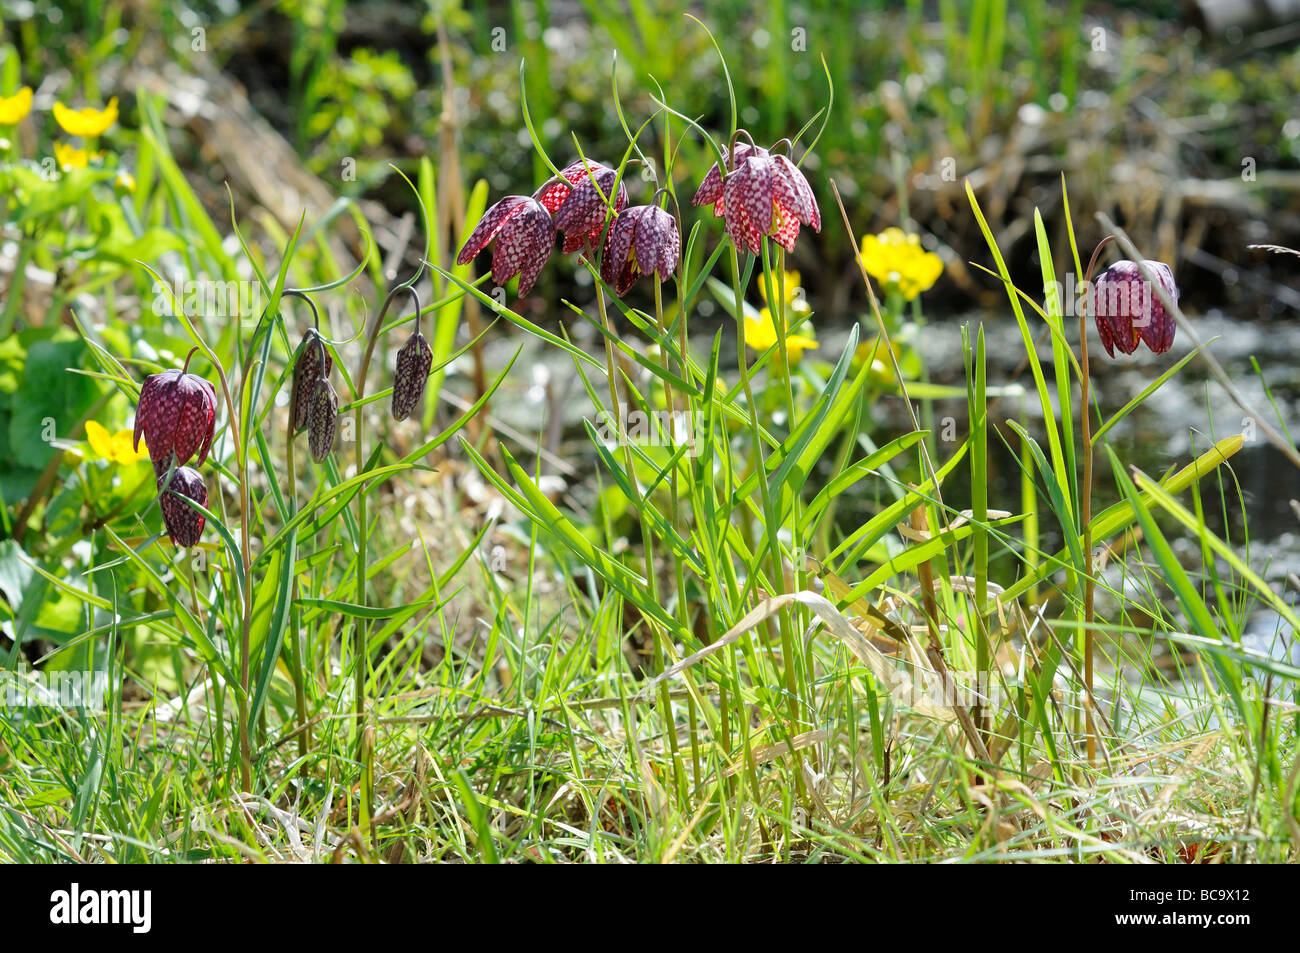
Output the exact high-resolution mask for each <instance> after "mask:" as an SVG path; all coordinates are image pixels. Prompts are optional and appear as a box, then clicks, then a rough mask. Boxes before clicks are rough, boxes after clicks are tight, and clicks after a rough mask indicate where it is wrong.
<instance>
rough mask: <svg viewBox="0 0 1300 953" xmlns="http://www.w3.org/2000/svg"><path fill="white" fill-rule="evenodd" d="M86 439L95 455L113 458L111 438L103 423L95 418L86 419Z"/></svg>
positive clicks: (106, 458) (105, 458)
mask: <svg viewBox="0 0 1300 953" xmlns="http://www.w3.org/2000/svg"><path fill="white" fill-rule="evenodd" d="M86 440H87V441H88V442H89V443H90V449H91V450H93V451H95V456H97V457H101V458H103V459H104V460H112V459H113V438H112V437H111V436H110V435H109V432H108V428H107V427H105V426H104V425H103V424H101V423H99V422H98V421H95V420H87V421H86Z"/></svg>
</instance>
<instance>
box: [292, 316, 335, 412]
mask: <svg viewBox="0 0 1300 953" xmlns="http://www.w3.org/2000/svg"><path fill="white" fill-rule="evenodd" d="M322 366H323V369H322ZM333 369H334V358H332V357H330V352H329V351H328V350H326V349H325V346H324V345H323V344H321V343H319V342H318V341H317V340H316V339H315V335H314V334H311V336H309V337H308V338H307V340H306V342H305V343H304V344H303V347H302V350H300V351H299V352H298V359H297V360H296V361H294V362H293V385H292V386H291V388H290V390H289V428H290V434H296V433H297V432H298V431H300V430H302V428H303V427H306V426H307V405H308V403H309V398H310V397H311V392H312V390H313V389H314V388H315V387H316V381H317V380H318V379H319V378H321V377H328V376H329V373H330V371H331V370H333Z"/></svg>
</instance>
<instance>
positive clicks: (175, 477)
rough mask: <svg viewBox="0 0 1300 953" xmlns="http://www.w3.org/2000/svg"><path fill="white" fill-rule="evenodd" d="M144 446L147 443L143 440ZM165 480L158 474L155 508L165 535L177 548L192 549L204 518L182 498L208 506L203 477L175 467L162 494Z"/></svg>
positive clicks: (162, 474)
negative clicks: (165, 529) (156, 506)
mask: <svg viewBox="0 0 1300 953" xmlns="http://www.w3.org/2000/svg"><path fill="white" fill-rule="evenodd" d="M146 442H147V439H146ZM166 479H167V470H166V469H164V470H163V471H162V472H161V473H159V474H158V492H159V493H160V494H161V496H159V498H158V508H159V509H161V510H162V516H163V525H164V526H165V527H166V528H167V535H168V536H169V537H170V538H171V541H172V543H174V544H175V545H176V546H194V545H195V544H197V543H198V541H199V537H200V536H201V535H202V534H203V524H204V523H205V522H206V520H207V518H206V517H205V516H204V515H203V514H202V513H200V512H199V511H198V510H196V509H194V507H192V506H190V505H189V504H188V503H186V502H185V500H183V499H181V497H187V498H188V499H191V500H193V501H194V502H195V503H198V504H199V505H200V506H207V505H208V488H207V486H206V485H205V484H204V483H203V477H201V476H199V473H198V471H197V470H195V469H193V468H192V467H176V469H175V470H173V471H172V478H171V482H170V483H168V484H167V489H166V490H165V491H164V490H163V483H164V481H165V480H166Z"/></svg>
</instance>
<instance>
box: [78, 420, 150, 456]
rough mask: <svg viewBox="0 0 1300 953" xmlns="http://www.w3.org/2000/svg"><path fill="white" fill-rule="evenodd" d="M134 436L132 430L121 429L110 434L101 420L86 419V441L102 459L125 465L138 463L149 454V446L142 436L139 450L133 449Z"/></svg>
mask: <svg viewBox="0 0 1300 953" xmlns="http://www.w3.org/2000/svg"><path fill="white" fill-rule="evenodd" d="M133 437H134V434H133V433H132V431H130V430H119V431H118V432H117V433H112V434H110V433H109V432H108V428H107V427H105V426H104V425H103V424H101V423H99V421H97V420H88V421H86V442H87V443H89V444H90V449H91V450H92V451H93V452H94V454H95V456H97V457H99V458H100V459H101V460H108V461H109V462H110V463H120V464H123V465H129V464H132V463H138V462H139V461H141V460H143V459H144V458H145V457H147V456H148V455H149V448H148V447H147V446H145V442H144V438H143V437H142V438H141V439H140V449H139V451H136V450H135V449H133V448H132V447H131V440H132V438H133Z"/></svg>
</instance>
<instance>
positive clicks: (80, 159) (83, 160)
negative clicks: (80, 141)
mask: <svg viewBox="0 0 1300 953" xmlns="http://www.w3.org/2000/svg"><path fill="white" fill-rule="evenodd" d="M101 155H103V153H100V152H96V153H93V154H92V153H91V152H90V150H89V149H78V148H77V147H76V146H69V145H66V144H65V143H62V142H56V143H55V144H54V161H55V162H57V163H58V164H59V168H60V169H84V168H85V167H86V166H88V165H89V164H90V160H91V159H98V158H99V157H100V156H101Z"/></svg>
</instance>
